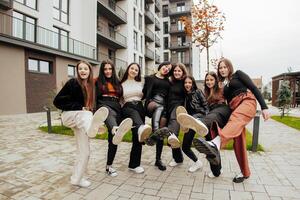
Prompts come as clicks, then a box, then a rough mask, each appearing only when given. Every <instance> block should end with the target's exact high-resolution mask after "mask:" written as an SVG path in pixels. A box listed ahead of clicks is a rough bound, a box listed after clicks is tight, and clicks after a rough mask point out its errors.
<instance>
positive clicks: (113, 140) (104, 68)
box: [96, 60, 132, 177]
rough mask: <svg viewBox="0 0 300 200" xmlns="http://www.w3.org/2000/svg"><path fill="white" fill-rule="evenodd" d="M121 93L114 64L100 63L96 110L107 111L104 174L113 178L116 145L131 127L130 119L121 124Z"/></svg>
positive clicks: (115, 172) (115, 174) (108, 61)
mask: <svg viewBox="0 0 300 200" xmlns="http://www.w3.org/2000/svg"><path fill="white" fill-rule="evenodd" d="M122 93H123V91H122V85H121V83H120V81H119V80H118V78H117V75H116V71H115V67H114V64H113V63H112V62H111V61H110V60H105V61H102V63H101V66H100V71H99V77H98V80H97V82H96V99H97V108H100V107H105V108H107V109H108V110H109V115H108V117H107V119H106V121H105V124H106V127H107V129H108V152H107V162H106V172H107V174H108V175H110V176H113V177H114V176H117V175H118V174H117V171H116V170H115V169H114V168H113V167H112V164H113V161H114V158H115V155H116V153H117V147H118V146H117V145H118V144H119V143H120V142H121V141H122V138H123V136H124V135H125V133H127V132H128V131H129V130H130V129H131V127H132V119H130V118H126V119H124V120H123V121H122V122H121V120H122V116H121V105H120V102H119V101H120V98H121V97H122ZM120 122H121V123H120ZM118 124H119V126H118Z"/></svg>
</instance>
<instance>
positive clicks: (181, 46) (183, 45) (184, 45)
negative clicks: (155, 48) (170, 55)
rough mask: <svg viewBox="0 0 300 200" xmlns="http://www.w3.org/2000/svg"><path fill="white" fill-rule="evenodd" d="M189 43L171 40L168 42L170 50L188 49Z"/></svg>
mask: <svg viewBox="0 0 300 200" xmlns="http://www.w3.org/2000/svg"><path fill="white" fill-rule="evenodd" d="M189 47H190V46H189V44H187V43H178V42H177V41H176V42H171V43H170V50H184V49H189Z"/></svg>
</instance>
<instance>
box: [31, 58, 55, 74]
mask: <svg viewBox="0 0 300 200" xmlns="http://www.w3.org/2000/svg"><path fill="white" fill-rule="evenodd" d="M28 71H30V72H40V73H44V74H50V73H51V68H50V62H48V61H43V60H37V59H33V58H29V59H28Z"/></svg>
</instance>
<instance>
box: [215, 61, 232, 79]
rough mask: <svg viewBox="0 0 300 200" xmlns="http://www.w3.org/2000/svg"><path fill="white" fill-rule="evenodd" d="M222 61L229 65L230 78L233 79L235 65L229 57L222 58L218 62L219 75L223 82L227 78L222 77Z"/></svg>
mask: <svg viewBox="0 0 300 200" xmlns="http://www.w3.org/2000/svg"><path fill="white" fill-rule="evenodd" d="M222 62H223V63H224V64H225V65H226V66H227V68H228V71H229V73H228V79H229V80H230V79H231V77H232V74H233V71H234V70H233V65H232V63H231V61H230V60H229V59H227V58H221V59H220V61H219V63H218V77H219V80H220V81H221V82H223V81H224V80H225V78H224V77H222V76H221V74H220V72H219V68H220V64H221V63H222Z"/></svg>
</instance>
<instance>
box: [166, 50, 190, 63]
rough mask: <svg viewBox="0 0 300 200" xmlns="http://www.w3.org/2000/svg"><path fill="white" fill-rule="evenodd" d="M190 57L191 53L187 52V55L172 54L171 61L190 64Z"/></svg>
mask: <svg viewBox="0 0 300 200" xmlns="http://www.w3.org/2000/svg"><path fill="white" fill-rule="evenodd" d="M190 59H191V58H190V57H189V53H186V54H185V55H177V54H171V63H183V64H185V65H189V64H190Z"/></svg>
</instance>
